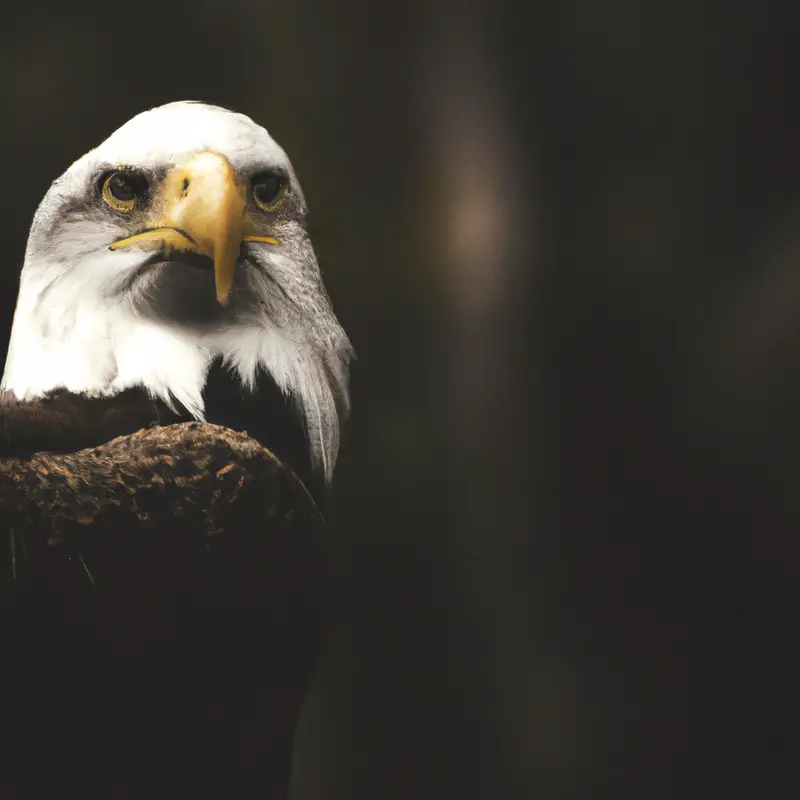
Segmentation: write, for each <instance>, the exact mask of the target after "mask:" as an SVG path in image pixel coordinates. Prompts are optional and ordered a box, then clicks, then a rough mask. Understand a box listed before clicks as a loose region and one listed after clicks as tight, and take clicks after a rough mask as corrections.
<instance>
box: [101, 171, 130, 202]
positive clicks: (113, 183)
mask: <svg viewBox="0 0 800 800" xmlns="http://www.w3.org/2000/svg"><path fill="white" fill-rule="evenodd" d="M108 191H109V192H111V194H112V196H113V197H114V198H116V199H117V200H121V201H123V202H126V201H129V200H133V199H134V198H135V197H136V187H135V186H134V185H133V181H132V180H130V178H128V177H127V176H125V175H122V174H120V173H117V174H116V175H112V176H111V178H110V180H109V181H108Z"/></svg>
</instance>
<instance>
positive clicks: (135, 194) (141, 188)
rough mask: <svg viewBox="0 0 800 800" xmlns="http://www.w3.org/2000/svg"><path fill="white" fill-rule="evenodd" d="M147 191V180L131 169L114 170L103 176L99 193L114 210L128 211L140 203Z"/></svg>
mask: <svg viewBox="0 0 800 800" xmlns="http://www.w3.org/2000/svg"><path fill="white" fill-rule="evenodd" d="M146 192H147V181H146V179H145V178H144V176H143V175H142V174H141V173H138V172H133V171H132V170H114V171H113V172H109V173H107V174H106V175H104V176H103V178H102V180H101V188H100V194H101V196H102V198H103V200H104V201H105V202H106V203H107V204H108V205H109V206H111V208H113V209H114V210H115V211H120V212H122V213H125V214H127V213H129V212H131V211H133V210H134V209H135V208H136V206H137V205H138V204H139V203H141V202H142V201H143V200H144V198H145V195H146Z"/></svg>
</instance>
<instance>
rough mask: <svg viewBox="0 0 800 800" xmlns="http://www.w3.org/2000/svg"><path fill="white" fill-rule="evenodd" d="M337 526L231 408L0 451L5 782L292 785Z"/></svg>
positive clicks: (112, 794)
mask: <svg viewBox="0 0 800 800" xmlns="http://www.w3.org/2000/svg"><path fill="white" fill-rule="evenodd" d="M131 408H132V409H139V408H140V406H138V405H136V404H134V405H132V406H131ZM106 411H107V413H112V409H111V408H110V407H109V409H106ZM18 413H19V412H18ZM26 413H31V414H33V413H34V412H32V411H31V412H26ZM116 413H119V408H117V409H116ZM140 413H141V412H140V411H139V410H137V411H136V412H135V414H134V415H133V416H134V419H133V420H131V419H130V417H128V418H127V420H128V421H126V423H124V424H130V425H134V424H135V425H138V424H140V422H139V421H138V419H137V418H136V415H137V414H140ZM144 413H145V417H146V416H147V413H148V412H147V411H145V412H144ZM64 414H67V415H68V414H69V409H68V408H67V409H66V410H65V411H64ZM50 421H51V422H52V418H50ZM59 424H60V423H59ZM6 430H8V429H6ZM123 430H124V428H123ZM79 433H80V431H77V430H76V429H75V430H73V431H71V434H72V435H75V434H79ZM89 435H90V436H91V435H92V434H91V433H89ZM2 452H8V448H6V449H5V450H4V451H2ZM323 527H324V523H323V520H322V517H321V516H320V514H319V512H318V511H317V509H316V506H315V505H314V503H313V501H312V500H311V498H310V496H309V495H308V493H307V492H306V490H305V489H304V487H303V486H302V484H301V483H300V482H299V481H298V480H297V479H296V478H295V477H294V474H293V473H292V471H291V470H290V469H288V468H287V467H286V466H284V465H283V464H282V463H281V462H280V461H278V459H277V458H276V457H275V456H274V455H273V454H272V453H271V452H270V451H269V450H267V449H266V448H264V447H263V446H262V445H261V444H259V443H258V442H257V441H255V440H254V439H251V438H250V437H248V436H247V435H245V434H243V433H237V432H234V431H232V430H229V429H226V428H221V427H218V426H215V425H207V424H200V423H181V424H174V425H168V426H164V427H151V428H147V429H144V430H140V431H138V432H135V433H133V434H130V435H125V436H121V437H119V438H116V439H113V440H112V441H110V442H107V443H106V444H99V446H96V447H92V448H91V449H87V450H83V451H80V452H66V453H63V454H60V455H54V454H36V455H32V456H30V457H26V458H6V459H2V458H0V554H2V557H1V558H0V569H2V605H1V606H0V635H2V641H3V645H2V646H3V652H2V665H3V666H2V672H0V678H2V684H0V706H2V708H3V717H4V720H5V723H4V726H5V727H6V730H7V731H13V735H11V736H9V737H7V739H8V741H9V744H8V745H7V746H6V748H5V750H4V757H3V761H4V762H5V763H3V764H2V767H3V770H2V772H1V773H0V774H2V775H4V776H5V777H4V778H3V780H4V781H5V783H6V787H5V789H6V791H5V792H4V793H3V796H9V797H15V796H16V797H22V796H73V795H75V796H79V795H80V796H83V797H88V796H97V797H104V798H116V797H119V798H123V797H148V798H156V797H205V796H209V797H210V796H215V797H220V796H222V797H250V796H260V797H283V796H284V793H285V789H286V783H287V780H288V776H289V764H290V752H291V743H292V736H293V730H294V725H295V721H296V718H297V715H298V713H299V708H300V704H301V701H302V698H303V695H304V693H305V691H306V689H307V686H308V682H309V679H310V675H311V672H312V670H313V667H314V665H315V663H316V660H317V656H318V650H319V646H320V642H321V637H322V632H323V629H324V617H325V607H326V599H327V592H326V580H325V559H324V556H323V542H322V530H323ZM3 539H5V542H3V541H2V540H3ZM3 696H5V699H3ZM41 792H46V793H48V794H41ZM53 792H55V794H53Z"/></svg>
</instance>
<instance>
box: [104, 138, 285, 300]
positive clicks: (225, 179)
mask: <svg viewBox="0 0 800 800" xmlns="http://www.w3.org/2000/svg"><path fill="white" fill-rule="evenodd" d="M246 206H247V198H246V195H245V188H244V186H242V185H241V184H240V183H239V182H238V181H237V180H236V173H235V172H234V171H233V167H231V165H230V163H229V162H228V160H227V159H226V158H225V157H224V156H221V155H219V154H217V153H212V152H203V153H198V154H196V155H194V156H192V158H190V159H189V160H188V161H187V162H186V163H185V164H182V165H180V166H177V167H175V168H174V169H172V170H171V171H170V172H169V173H168V174H167V176H166V178H165V179H164V180H163V182H162V183H161V185H160V186H159V188H158V193H157V195H156V196H155V197H154V198H153V203H152V207H151V208H152V210H151V212H150V215H149V218H148V219H147V220H146V222H145V226H144V228H143V229H142V230H140V231H139V232H138V233H136V234H134V235H133V236H128V237H126V238H124V239H119V240H117V241H116V242H114V243H113V244H112V245H111V250H123V249H128V248H137V249H140V250H163V251H164V253H165V254H166V255H169V253H170V252H172V251H174V250H181V251H185V252H192V253H198V254H200V255H204V256H208V257H209V258H211V259H213V261H214V282H215V284H216V288H217V301H218V302H219V303H220V304H221V305H223V306H225V305H227V304H228V299H229V298H230V293H231V289H232V288H233V279H234V275H235V273H236V262H237V260H238V258H239V247H240V246H241V243H242V242H243V241H245V242H265V243H267V244H277V243H278V242H277V240H275V239H273V238H272V237H271V236H258V235H256V234H255V233H254V232H253V233H252V235H251V232H250V231H249V230H248V228H249V227H250V226H249V225H248V219H247V215H246V214H245V210H246Z"/></svg>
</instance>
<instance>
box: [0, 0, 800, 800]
mask: <svg viewBox="0 0 800 800" xmlns="http://www.w3.org/2000/svg"><path fill="white" fill-rule="evenodd" d="M793 16H794V15H793V12H792V8H791V4H789V3H782V2H777V1H776V0H762V2H756V0H727V1H726V2H721V0H714V1H708V2H682V1H681V0H650V1H649V2H644V3H641V2H632V0H606V2H604V3H598V2H596V0H552V1H551V2H548V3H538V4H523V3H517V4H512V3H509V2H503V0H495V1H494V2H489V0H461V1H460V2H456V0H425V1H424V2H423V1H422V0H410V1H409V2H405V3H375V2H369V0H339V1H338V2H335V3H333V2H322V0H294V2H292V3H277V2H274V3H269V2H254V1H248V0H228V1H227V2H220V1H218V0H192V2H189V1H188V0H184V1H183V2H175V3H171V4H169V5H167V4H164V3H161V2H154V0H139V1H138V2H137V3H122V2H107V3H102V4H101V3H97V2H89V0H75V2H72V3H69V4H67V3H62V2H60V0H59V1H58V2H56V0H40V2H37V3H27V4H22V3H15V4H11V5H9V6H7V7H6V13H5V15H4V25H3V26H2V28H1V29H0V69H1V70H2V79H0V108H2V116H1V117H0V160H1V161H2V166H3V174H4V176H5V177H4V182H3V191H2V192H0V218H2V226H0V252H2V254H3V265H2V267H3V268H2V271H0V323H1V324H0V350H1V351H4V350H5V347H6V345H7V336H8V330H9V328H10V322H11V315H12V312H13V308H14V303H15V296H16V282H17V278H18V273H19V267H20V264H21V260H22V255H23V249H24V245H25V237H26V232H27V227H28V225H29V222H30V219H31V216H32V214H33V212H34V210H35V208H36V206H37V204H38V202H39V200H40V198H41V197H42V195H43V194H44V192H45V191H46V189H47V187H48V185H49V182H50V181H51V180H52V179H53V178H55V177H56V176H57V175H59V174H60V173H61V172H62V171H63V170H64V169H65V168H66V167H67V166H68V165H69V163H71V161H73V160H74V159H76V158H77V157H79V156H80V155H81V154H82V153H84V152H85V151H86V150H88V149H89V148H90V147H92V146H94V145H95V144H97V143H98V142H99V141H101V140H102V139H103V138H105V137H106V136H107V135H108V134H109V133H110V132H111V131H113V130H114V129H115V128H116V127H118V126H119V125H120V124H122V123H123V122H124V121H125V120H127V119H128V118H129V117H130V116H132V115H133V114H135V113H137V112H139V111H141V110H143V109H145V108H148V107H151V106H153V105H158V104H160V103H163V102H167V101H171V100H176V99H199V100H206V101H209V102H213V103H218V104H221V105H225V106H228V107H231V108H235V109H237V110H239V111H243V112H245V113H247V114H249V115H251V116H252V117H254V118H255V119H256V120H258V121H259V122H261V123H262V124H264V125H265V126H266V127H267V128H268V129H269V130H270V132H271V133H272V134H273V135H274V137H275V138H276V139H277V140H278V141H279V142H280V143H281V144H282V145H283V146H284V147H285V148H286V149H287V151H288V152H289V154H290V156H291V158H292V159H293V162H294V164H295V167H296V168H297V171H298V173H299V175H300V179H301V182H302V183H303V185H304V189H305V191H306V194H307V197H308V200H309V202H310V205H311V209H312V217H311V227H312V236H313V238H314V242H315V244H316V248H317V252H318V255H319V258H320V261H321V264H322V266H323V269H324V270H325V274H326V281H327V284H328V287H329V289H330V292H331V295H332V297H333V300H334V304H335V306H336V309H337V311H338V313H339V316H340V318H341V320H342V322H343V324H344V326H345V328H346V329H347V330H348V332H349V333H350V335H351V337H352V339H353V342H354V344H355V346H356V348H357V351H358V353H359V360H358V361H357V362H356V364H355V366H354V371H353V379H352V388H353V414H352V418H351V421H350V423H349V424H348V428H347V432H346V436H345V441H344V446H343V450H342V453H341V457H340V464H339V468H338V474H337V478H336V493H337V498H338V500H337V525H336V530H335V532H333V533H332V534H331V541H330V551H331V559H332V564H333V569H334V576H335V597H334V607H333V621H332V629H331V634H330V639H329V642H328V646H327V650H326V655H325V658H324V660H323V663H322V665H321V667H320V671H319V675H318V677H317V680H316V682H315V685H314V688H313V690H312V692H311V694H310V696H309V698H308V702H307V705H306V707H305V709H304V713H303V718H302V724H301V728H300V731H299V734H298V741H297V748H296V780H295V786H294V795H293V796H294V798H296V799H297V800H317V799H319V798H326V799H330V798H347V799H348V800H360V798H370V800H375V799H376V798H386V800H394V798H420V799H424V800H427V799H428V798H431V799H433V798H436V800H441V798H473V797H474V798H498V799H501V798H503V799H504V798H590V797H591V798H605V797H609V798H610V797H614V798H619V797H622V796H624V797H628V796H630V797H632V798H633V797H636V798H647V799H648V800H653V799H655V798H662V797H663V798H677V797H681V798H695V797H697V798H700V797H702V798H708V797H737V796H742V795H745V796H757V797H765V798H766V797H768V798H784V797H786V798H789V797H797V796H799V795H798V791H797V778H796V775H795V774H794V771H793V769H792V767H791V761H792V757H791V752H790V742H791V739H792V736H794V737H795V738H796V730H795V727H794V726H795V723H794V721H793V720H794V719H796V716H795V714H794V710H793V703H792V698H793V693H792V692H791V691H790V687H791V685H792V682H793V679H794V676H796V674H797V663H796V660H795V658H796V657H795V654H794V650H795V649H796V648H795V643H794V640H795V639H796V627H797V619H798V616H797V612H798V611H800V603H799V602H798V581H797V577H798V566H800V564H799V562H798V555H800V548H798V544H797V542H798V523H800V498H799V497H798V491H797V487H798V480H799V479H800V424H799V422H798V411H800V181H799V180H798V179H799V178H800V146H799V145H798V142H800V136H799V134H800V112H799V111H798V100H797V92H796V86H797V77H798V67H799V66H800V49H798V47H797V33H798V31H797V29H796V28H795V27H794V25H793ZM792 731H794V734H792Z"/></svg>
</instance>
